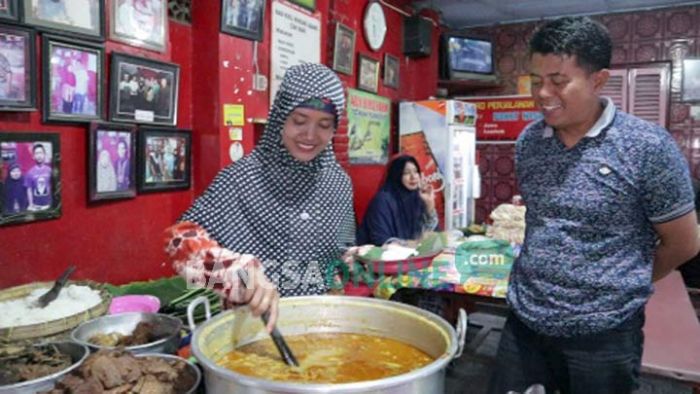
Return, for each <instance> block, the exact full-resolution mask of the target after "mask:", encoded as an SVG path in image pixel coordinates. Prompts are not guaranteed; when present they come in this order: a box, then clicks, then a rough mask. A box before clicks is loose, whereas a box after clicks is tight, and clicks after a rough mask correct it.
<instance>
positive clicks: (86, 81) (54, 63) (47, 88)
mask: <svg viewBox="0 0 700 394" xmlns="http://www.w3.org/2000/svg"><path fill="white" fill-rule="evenodd" d="M42 50H43V52H42V60H43V62H42V63H43V70H44V73H43V77H44V79H43V85H42V86H43V89H42V91H43V116H44V122H90V121H93V120H99V119H102V118H103V112H104V111H103V107H104V105H103V103H104V89H103V86H104V83H103V82H102V81H103V75H104V56H105V55H104V48H103V47H102V46H101V45H97V44H88V43H85V42H79V41H73V40H68V39H65V38H60V37H56V36H47V35H44V36H43V37H42Z"/></svg>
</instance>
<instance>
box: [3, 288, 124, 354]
mask: <svg viewBox="0 0 700 394" xmlns="http://www.w3.org/2000/svg"><path fill="white" fill-rule="evenodd" d="M53 284H54V282H34V283H29V284H26V285H21V286H16V287H10V288H8V289H4V290H0V302H2V301H9V300H12V299H15V298H21V297H26V296H27V295H29V294H30V293H31V292H32V291H33V290H35V289H38V288H46V289H47V290H48V289H50V288H51V287H52V286H53ZM72 284H74V285H83V286H90V287H91V288H92V289H94V290H99V291H100V297H101V298H102V301H101V302H100V303H99V304H97V305H95V306H93V307H92V308H90V309H88V310H86V311H84V312H80V313H76V314H74V315H71V316H66V317H64V318H61V319H56V320H51V321H48V322H44V323H37V324H29V325H24V326H14V327H5V328H0V342H14V341H19V340H27V339H39V338H42V339H47V338H55V337H58V336H60V335H61V334H64V333H68V332H69V331H70V330H72V329H73V328H75V327H77V326H78V325H79V324H80V323H82V322H84V321H87V320H90V319H94V318H96V317H99V316H102V315H104V314H105V313H107V310H108V309H109V304H110V303H111V301H112V296H111V295H110V294H109V292H108V291H107V290H106V289H104V287H103V286H102V285H100V284H99V283H97V282H93V281H84V280H83V281H68V283H66V287H67V286H69V285H72Z"/></svg>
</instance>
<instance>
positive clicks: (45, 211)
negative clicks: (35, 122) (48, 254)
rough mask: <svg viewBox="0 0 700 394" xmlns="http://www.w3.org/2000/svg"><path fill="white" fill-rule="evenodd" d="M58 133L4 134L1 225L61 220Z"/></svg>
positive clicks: (0, 170) (0, 172)
mask: <svg viewBox="0 0 700 394" xmlns="http://www.w3.org/2000/svg"><path fill="white" fill-rule="evenodd" d="M60 152H61V149H60V144H59V136H58V134H57V133H41V134H39V133H0V191H1V193H0V194H2V199H1V200H0V225H5V224H16V223H27V222H33V221H35V220H44V219H53V218H57V217H60V216H61V192H60V190H61V184H60V179H61V176H60V175H61V173H60V157H61V155H60Z"/></svg>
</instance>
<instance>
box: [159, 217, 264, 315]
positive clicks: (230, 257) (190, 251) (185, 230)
mask: <svg viewBox="0 0 700 394" xmlns="http://www.w3.org/2000/svg"><path fill="white" fill-rule="evenodd" d="M165 239H166V244H165V252H166V253H167V254H168V256H169V257H170V259H171V260H172V264H173V268H175V271H177V273H178V274H179V275H180V276H182V277H184V278H185V279H186V280H187V283H188V284H191V285H195V286H198V287H204V286H208V287H210V288H212V289H214V290H215V291H216V292H217V293H219V294H220V295H221V296H223V298H224V300H226V301H229V302H232V303H239V304H240V303H242V302H243V300H244V298H243V296H244V289H243V287H241V286H240V283H239V281H238V273H237V271H238V270H239V269H241V268H243V269H245V268H248V267H249V266H250V265H254V266H258V264H259V263H258V261H257V260H255V259H254V258H253V256H251V255H241V254H239V253H233V252H231V251H230V250H228V249H224V248H222V247H220V246H219V244H218V242H216V241H214V240H213V239H211V238H210V237H209V234H208V233H207V232H206V230H204V229H203V228H202V227H201V226H199V225H197V224H195V223H192V222H180V223H176V224H175V225H173V226H171V227H169V228H168V229H167V230H166V231H165ZM234 278H235V279H234ZM234 286H235V287H234Z"/></svg>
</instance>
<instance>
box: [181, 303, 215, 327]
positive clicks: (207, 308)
mask: <svg viewBox="0 0 700 394" xmlns="http://www.w3.org/2000/svg"><path fill="white" fill-rule="evenodd" d="M199 304H204V315H205V316H206V317H207V320H209V319H211V305H210V304H209V299H208V298H207V297H204V296H199V297H197V298H195V299H194V300H192V302H190V304H189V305H187V323H188V324H189V326H190V330H192V332H194V329H195V327H196V325H195V324H194V310H195V309H197V307H198V306H199Z"/></svg>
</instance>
